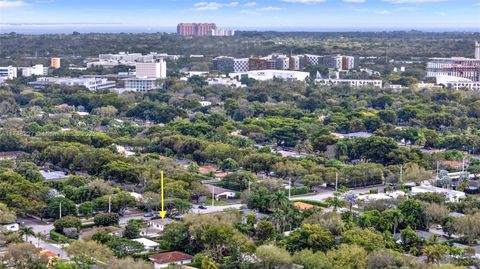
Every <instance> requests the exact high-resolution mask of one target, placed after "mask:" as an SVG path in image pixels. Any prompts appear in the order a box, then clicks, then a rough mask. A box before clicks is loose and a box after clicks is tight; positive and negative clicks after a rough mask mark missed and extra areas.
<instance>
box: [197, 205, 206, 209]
mask: <svg viewBox="0 0 480 269" xmlns="http://www.w3.org/2000/svg"><path fill="white" fill-rule="evenodd" d="M198 209H207V207H206V206H204V205H200V206H198Z"/></svg>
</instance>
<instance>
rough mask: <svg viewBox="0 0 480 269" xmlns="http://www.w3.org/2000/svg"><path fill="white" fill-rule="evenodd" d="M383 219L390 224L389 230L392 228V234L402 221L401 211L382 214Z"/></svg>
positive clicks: (394, 210) (395, 210) (387, 211)
mask: <svg viewBox="0 0 480 269" xmlns="http://www.w3.org/2000/svg"><path fill="white" fill-rule="evenodd" d="M384 215H385V218H386V219H387V220H388V221H389V223H391V225H389V226H390V228H393V234H395V233H396V232H397V229H398V224H399V223H400V222H402V221H403V214H402V211H400V210H399V209H396V208H395V209H389V210H386V211H385V212H384Z"/></svg>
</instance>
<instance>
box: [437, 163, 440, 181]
mask: <svg viewBox="0 0 480 269" xmlns="http://www.w3.org/2000/svg"><path fill="white" fill-rule="evenodd" d="M439 169H440V163H439V162H438V161H437V180H438V172H439Z"/></svg>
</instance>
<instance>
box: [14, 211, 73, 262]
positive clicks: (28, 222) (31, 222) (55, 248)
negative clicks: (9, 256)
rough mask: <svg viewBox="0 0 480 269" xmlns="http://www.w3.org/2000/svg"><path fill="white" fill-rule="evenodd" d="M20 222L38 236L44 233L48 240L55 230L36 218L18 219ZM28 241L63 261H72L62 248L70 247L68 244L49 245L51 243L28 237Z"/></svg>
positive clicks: (50, 225)
mask: <svg viewBox="0 0 480 269" xmlns="http://www.w3.org/2000/svg"><path fill="white" fill-rule="evenodd" d="M18 221H19V223H20V224H22V225H24V226H27V227H32V229H33V231H34V232H35V233H36V234H37V233H42V234H44V235H45V236H47V238H48V237H49V232H50V230H52V229H53V225H52V224H47V223H45V222H41V221H39V220H37V219H34V218H18ZM27 240H28V242H30V243H32V244H34V245H35V246H37V247H40V248H43V249H46V250H49V251H51V252H53V253H55V254H56V255H57V256H58V257H60V258H61V259H64V260H69V259H70V257H69V256H68V255H67V254H66V253H65V251H63V250H62V247H63V248H64V247H66V246H68V244H64V245H63V246H62V245H58V244H53V243H49V242H47V241H44V240H39V239H38V238H36V237H34V236H28V237H27Z"/></svg>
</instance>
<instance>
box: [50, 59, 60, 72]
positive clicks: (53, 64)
mask: <svg viewBox="0 0 480 269" xmlns="http://www.w3.org/2000/svg"><path fill="white" fill-rule="evenodd" d="M50 67H52V68H54V69H58V68H60V67H62V59H60V58H58V57H55V58H51V59H50Z"/></svg>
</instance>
